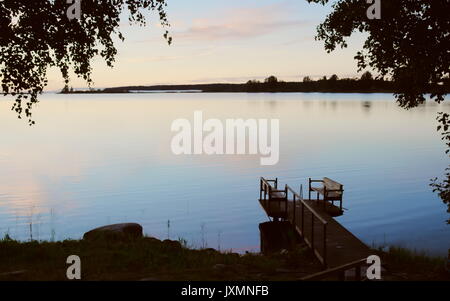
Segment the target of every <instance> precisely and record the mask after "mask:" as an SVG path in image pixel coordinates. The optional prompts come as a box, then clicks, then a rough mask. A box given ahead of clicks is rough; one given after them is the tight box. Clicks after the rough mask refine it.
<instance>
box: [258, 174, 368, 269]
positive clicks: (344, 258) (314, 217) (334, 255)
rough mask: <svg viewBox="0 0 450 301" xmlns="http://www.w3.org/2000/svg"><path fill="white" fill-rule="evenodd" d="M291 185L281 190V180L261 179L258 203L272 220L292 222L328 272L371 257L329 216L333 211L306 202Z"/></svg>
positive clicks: (317, 204) (310, 201)
mask: <svg viewBox="0 0 450 301" xmlns="http://www.w3.org/2000/svg"><path fill="white" fill-rule="evenodd" d="M301 194H302V192H300V195H299V194H298V193H296V192H295V191H294V190H293V189H291V188H290V187H289V186H288V185H286V186H285V188H284V189H283V190H279V189H278V179H276V180H266V179H264V178H261V182H260V199H259V202H260V204H261V206H262V208H263V209H264V210H265V212H266V213H267V215H268V216H269V217H270V218H272V219H273V220H282V221H289V222H290V223H291V224H292V225H293V226H294V228H295V229H296V231H297V232H298V234H299V235H300V236H301V237H302V238H303V239H304V241H305V242H306V243H307V244H308V246H309V247H310V248H311V249H312V250H313V251H314V254H315V255H316V257H317V258H318V259H319V261H320V262H321V263H322V264H323V266H324V268H325V269H333V268H337V267H340V266H345V265H348V264H349V263H354V262H361V263H364V260H365V259H367V257H368V256H370V255H371V251H370V249H369V247H367V246H366V245H365V244H364V243H363V242H362V241H361V240H359V239H358V238H357V237H356V236H355V235H353V234H352V233H351V232H350V231H348V230H347V229H346V228H345V227H344V226H342V225H341V224H340V223H339V222H338V221H336V219H335V218H333V217H332V216H331V215H330V212H331V210H334V209H336V208H333V206H332V205H330V204H325V205H326V206H324V204H323V203H322V202H321V201H317V200H307V199H303V197H302V196H301Z"/></svg>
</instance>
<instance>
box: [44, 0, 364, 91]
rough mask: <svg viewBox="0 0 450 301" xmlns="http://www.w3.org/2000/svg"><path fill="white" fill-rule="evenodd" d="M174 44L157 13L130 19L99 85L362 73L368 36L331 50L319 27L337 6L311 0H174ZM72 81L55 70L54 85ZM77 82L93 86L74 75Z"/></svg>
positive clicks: (98, 68)
mask: <svg viewBox="0 0 450 301" xmlns="http://www.w3.org/2000/svg"><path fill="white" fill-rule="evenodd" d="M167 2H168V7H167V13H168V17H169V21H170V23H171V28H170V34H171V35H172V37H173V44H172V45H171V46H169V45H168V44H167V43H166V42H165V40H164V39H163V37H162V35H163V33H164V29H163V28H161V26H160V25H159V22H158V16H157V15H156V14H154V13H153V14H149V20H148V25H147V27H139V26H136V25H134V26H130V25H129V23H128V21H127V20H126V19H125V18H124V19H123V22H122V25H121V31H122V32H123V33H124V35H125V37H126V40H125V41H124V42H121V41H117V43H116V46H117V49H118V55H117V57H116V63H115V65H114V68H113V69H111V68H109V67H107V66H106V64H105V63H104V62H103V61H102V60H101V58H97V59H95V60H94V62H93V67H94V72H93V80H94V85H93V88H105V87H116V86H129V85H154V84H182V83H183V84H191V83H213V82H230V83H235V82H246V81H247V80H249V79H264V78H266V77H268V76H270V75H275V76H277V77H278V78H279V79H281V80H287V81H288V80H289V81H290V80H296V81H298V80H301V79H302V78H303V77H304V76H306V75H308V76H311V77H321V76H323V75H327V76H330V75H332V74H337V75H338V76H339V77H354V76H357V75H358V74H357V66H356V61H355V60H354V56H355V54H356V52H357V51H358V50H360V49H361V48H362V43H363V37H362V36H361V35H357V36H353V37H352V38H351V39H350V40H349V47H348V48H346V49H338V50H336V51H335V52H333V53H331V54H328V53H326V51H325V50H324V47H323V42H322V41H316V40H315V39H314V37H315V35H316V27H317V25H319V24H320V23H321V22H322V21H323V20H324V19H325V17H326V15H327V14H328V13H329V12H330V11H331V8H330V5H327V6H325V7H324V6H322V5H319V4H309V3H308V2H307V1H306V0H278V1H277V0H227V1H218V0H190V1H186V0H168V1H167ZM63 86H64V83H63V80H62V78H61V76H60V73H59V72H58V71H57V70H54V69H53V70H50V72H49V85H48V89H49V90H58V89H61V88H62V87H63ZM71 86H73V87H74V88H86V87H87V85H86V83H85V82H84V81H83V80H81V79H77V78H76V77H75V76H72V82H71Z"/></svg>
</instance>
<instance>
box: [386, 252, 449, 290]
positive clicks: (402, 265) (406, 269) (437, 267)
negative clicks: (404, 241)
mask: <svg viewBox="0 0 450 301" xmlns="http://www.w3.org/2000/svg"><path fill="white" fill-rule="evenodd" d="M377 253H378V255H379V256H380V258H381V262H382V263H383V266H384V267H385V268H386V269H387V270H388V271H389V274H390V277H392V278H393V279H392V280H413V281H415V280H429V281H434V280H447V281H450V272H449V271H447V270H446V265H447V259H446V258H444V257H433V256H429V255H427V254H426V253H425V252H418V251H415V250H409V249H406V248H402V247H398V246H392V247H390V248H389V249H388V250H387V251H385V252H383V251H381V250H380V249H379V250H377Z"/></svg>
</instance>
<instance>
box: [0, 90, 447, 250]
mask: <svg viewBox="0 0 450 301" xmlns="http://www.w3.org/2000/svg"><path fill="white" fill-rule="evenodd" d="M10 106H11V101H10V100H5V99H3V100H1V101H0V128H1V129H2V133H1V140H0V167H1V168H0V235H2V236H3V235H4V234H5V233H9V235H10V236H12V237H13V238H17V239H21V240H27V239H29V238H30V224H32V229H31V231H32V235H33V239H45V240H50V239H52V238H54V239H58V240H61V239H65V238H74V239H76V238H80V237H82V235H83V233H84V232H85V231H88V230H90V229H92V228H94V227H98V226H103V225H105V224H111V223H121V222H137V223H140V224H142V225H143V226H144V231H145V233H147V234H148V235H151V236H155V237H158V238H161V239H165V238H167V237H170V238H171V239H178V238H184V239H186V240H187V241H188V242H189V244H191V245H193V246H196V247H201V246H204V245H207V246H208V247H213V248H218V247H219V246H220V248H221V249H222V250H223V249H233V250H234V251H238V252H244V251H246V250H248V251H258V250H259V231H258V224H259V223H261V222H264V221H267V220H268V218H267V217H266V216H265V214H264V212H263V210H262V209H261V207H260V205H259V203H258V202H257V198H258V197H259V177H261V176H265V177H278V178H279V181H280V183H282V184H283V185H284V183H287V184H289V185H290V186H292V187H300V184H303V185H307V179H308V177H312V178H322V177H324V176H327V177H330V178H332V179H335V180H337V181H339V182H341V183H343V184H344V188H345V193H344V207H345V208H346V209H348V210H346V211H345V214H344V215H343V216H342V217H339V218H338V220H339V221H340V222H341V223H342V224H343V225H344V226H346V227H347V228H348V229H349V230H351V231H352V232H353V233H354V234H356V235H357V236H358V237H359V238H361V239H362V240H363V241H364V242H365V243H367V244H369V245H372V244H376V245H384V244H396V245H401V246H406V247H411V248H415V249H418V250H426V251H428V252H430V253H433V254H441V255H445V254H447V249H448V248H449V247H450V226H448V225H446V224H445V221H446V220H447V219H448V214H447V213H446V207H445V205H444V204H443V203H442V201H441V200H440V199H439V198H438V196H437V195H435V194H434V193H432V191H431V188H430V187H429V183H430V179H431V178H434V177H441V178H442V177H443V175H444V170H445V168H446V166H448V164H449V159H448V157H447V156H446V155H445V153H444V150H445V146H444V143H443V142H442V141H441V140H440V137H439V134H438V133H437V132H436V125H437V123H436V120H435V117H436V112H438V111H440V110H441V111H442V110H444V111H447V112H448V111H450V110H449V106H448V105H446V106H444V105H441V106H438V105H436V104H428V105H426V106H421V107H419V108H416V109H413V110H410V111H406V110H403V109H401V108H399V107H397V105H396V104H395V102H394V100H393V97H392V96H391V95H389V94H321V93H311V94H302V93H293V94H196V93H193V94H119V95H56V94H46V95H43V96H42V97H41V102H40V103H39V105H38V106H37V107H36V108H35V110H34V119H35V121H36V122H37V124H36V125H35V126H33V127H29V126H28V125H27V123H26V122H25V121H20V120H18V119H17V118H16V115H15V114H14V113H13V112H11V111H10ZM196 110H202V111H203V115H204V118H205V119H208V118H217V119H220V120H225V119H228V118H244V119H247V118H252V119H259V118H269V119H272V118H279V119H280V161H279V163H278V164H277V165H275V166H261V165H260V161H259V158H260V157H259V156H243V155H239V156H207V155H197V156H175V155H173V154H172V152H171V148H170V142H171V139H172V137H173V136H174V133H173V132H171V124H172V122H173V121H174V120H175V119H178V118H186V119H190V120H192V119H193V114H194V111H196ZM168 221H170V227H168Z"/></svg>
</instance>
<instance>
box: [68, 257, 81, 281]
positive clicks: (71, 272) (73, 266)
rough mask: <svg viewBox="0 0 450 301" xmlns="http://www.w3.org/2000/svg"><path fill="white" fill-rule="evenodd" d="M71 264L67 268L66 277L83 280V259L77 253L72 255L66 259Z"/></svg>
mask: <svg viewBox="0 0 450 301" xmlns="http://www.w3.org/2000/svg"><path fill="white" fill-rule="evenodd" d="M66 263H67V264H70V266H69V267H68V268H67V271H66V277H67V279H69V280H81V259H80V257H79V256H77V255H70V256H69V257H67V260H66Z"/></svg>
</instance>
